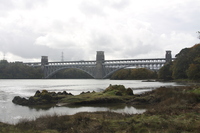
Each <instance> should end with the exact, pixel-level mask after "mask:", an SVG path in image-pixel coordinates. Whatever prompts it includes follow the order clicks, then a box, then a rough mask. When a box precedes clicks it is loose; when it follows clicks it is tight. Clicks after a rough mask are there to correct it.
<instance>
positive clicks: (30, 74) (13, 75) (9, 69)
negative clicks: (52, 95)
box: [0, 60, 43, 79]
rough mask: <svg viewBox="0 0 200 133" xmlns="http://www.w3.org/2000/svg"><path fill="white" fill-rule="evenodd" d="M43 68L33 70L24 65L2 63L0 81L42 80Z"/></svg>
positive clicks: (0, 65) (2, 61) (4, 61)
mask: <svg viewBox="0 0 200 133" xmlns="http://www.w3.org/2000/svg"><path fill="white" fill-rule="evenodd" d="M42 76H43V73H42V71H41V68H33V67H29V66H26V65H24V64H23V63H19V62H16V63H8V62H7V60H1V61H0V79H38V78H42Z"/></svg>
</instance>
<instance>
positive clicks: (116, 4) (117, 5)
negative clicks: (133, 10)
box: [112, 0, 130, 9]
mask: <svg viewBox="0 0 200 133" xmlns="http://www.w3.org/2000/svg"><path fill="white" fill-rule="evenodd" d="M129 4H130V0H120V1H118V2H115V1H113V3H112V6H113V7H114V8H116V9H124V8H126V7H127V6H128V5H129Z"/></svg>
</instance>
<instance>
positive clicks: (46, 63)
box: [41, 56, 49, 78]
mask: <svg viewBox="0 0 200 133" xmlns="http://www.w3.org/2000/svg"><path fill="white" fill-rule="evenodd" d="M48 63H49V62H48V56H42V57H41V68H42V71H43V73H44V78H45V77H46V69H45V65H48Z"/></svg>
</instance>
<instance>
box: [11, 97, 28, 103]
mask: <svg viewBox="0 0 200 133" xmlns="http://www.w3.org/2000/svg"><path fill="white" fill-rule="evenodd" d="M12 102H13V103H15V104H19V105H27V104H28V100H27V99H25V98H21V97H20V96H15V97H14V99H13V100H12Z"/></svg>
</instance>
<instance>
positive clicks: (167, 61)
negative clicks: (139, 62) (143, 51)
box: [165, 51, 172, 63]
mask: <svg viewBox="0 0 200 133" xmlns="http://www.w3.org/2000/svg"><path fill="white" fill-rule="evenodd" d="M165 62H166V63H170V62H172V54H171V51H166V54H165Z"/></svg>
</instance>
